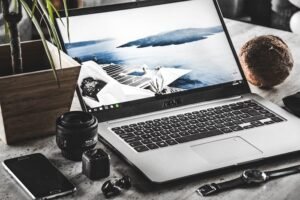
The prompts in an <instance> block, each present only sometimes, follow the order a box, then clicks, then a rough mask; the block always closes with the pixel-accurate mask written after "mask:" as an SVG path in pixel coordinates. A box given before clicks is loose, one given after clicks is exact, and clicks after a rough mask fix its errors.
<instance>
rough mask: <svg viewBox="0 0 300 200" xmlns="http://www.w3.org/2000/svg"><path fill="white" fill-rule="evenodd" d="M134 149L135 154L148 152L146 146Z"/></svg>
mask: <svg viewBox="0 0 300 200" xmlns="http://www.w3.org/2000/svg"><path fill="white" fill-rule="evenodd" d="M134 149H135V150H136V151H137V152H144V151H148V150H149V149H148V147H146V146H137V147H134Z"/></svg>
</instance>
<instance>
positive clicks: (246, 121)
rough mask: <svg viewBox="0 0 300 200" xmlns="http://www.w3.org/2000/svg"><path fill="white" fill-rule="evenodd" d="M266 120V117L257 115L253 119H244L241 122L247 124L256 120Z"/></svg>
mask: <svg viewBox="0 0 300 200" xmlns="http://www.w3.org/2000/svg"><path fill="white" fill-rule="evenodd" d="M266 118H267V117H265V116H264V115H258V116H255V117H249V118H244V119H242V120H241V121H243V122H244V123H248V122H253V121H258V120H261V119H266Z"/></svg>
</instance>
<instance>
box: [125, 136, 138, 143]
mask: <svg viewBox="0 0 300 200" xmlns="http://www.w3.org/2000/svg"><path fill="white" fill-rule="evenodd" d="M124 140H125V142H128V143H131V142H136V141H139V140H141V138H140V137H138V136H137V137H131V138H125V139H124Z"/></svg>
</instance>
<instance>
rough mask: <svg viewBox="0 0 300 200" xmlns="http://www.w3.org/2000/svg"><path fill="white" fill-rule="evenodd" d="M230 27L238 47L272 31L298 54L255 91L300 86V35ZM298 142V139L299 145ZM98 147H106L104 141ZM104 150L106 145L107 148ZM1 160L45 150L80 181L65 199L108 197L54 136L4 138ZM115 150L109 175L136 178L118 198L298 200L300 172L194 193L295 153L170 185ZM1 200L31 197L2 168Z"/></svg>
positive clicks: (287, 161)
mask: <svg viewBox="0 0 300 200" xmlns="http://www.w3.org/2000/svg"><path fill="white" fill-rule="evenodd" d="M226 23H227V26H228V29H229V32H230V34H231V37H232V40H233V43H234V45H235V48H236V49H237V50H239V49H240V47H241V46H242V44H244V43H245V42H246V41H247V40H249V39H251V38H253V37H254V36H258V35H262V34H274V35H278V36H280V37H281V38H283V40H284V41H286V43H287V44H288V45H289V46H290V48H291V49H292V53H293V56H294V59H295V66H294V69H293V72H292V75H291V76H290V77H289V78H288V79H287V80H286V81H285V82H284V83H283V84H282V85H280V86H278V87H276V88H274V89H272V90H260V89H258V88H255V87H252V86H251V89H252V91H253V92H256V93H258V94H260V95H261V96H263V97H265V98H267V99H269V100H271V101H273V102H275V103H277V104H279V105H282V101H281V99H282V97H283V96H286V95H288V94H292V93H295V92H297V91H299V90H300V79H299V78H298V77H299V75H300V46H299V44H300V36H297V35H293V34H291V33H288V32H284V31H279V30H274V29H269V28H265V27H260V26H254V25H250V24H246V23H241V22H237V21H232V20H226ZM72 109H73V110H78V109H80V107H79V105H78V100H77V98H74V102H73V106H72ZM299 145H300V144H299ZM98 146H99V147H102V148H105V147H104V146H103V145H102V144H98ZM105 149H106V148H105ZM0 152H1V153H0V161H3V160H4V159H7V158H11V157H16V156H20V155H24V154H30V153H36V152H41V153H43V154H45V155H46V156H47V157H48V158H49V159H50V160H51V161H52V162H53V163H54V164H55V165H56V166H57V167H58V168H59V170H61V171H62V172H63V173H64V174H65V175H66V176H67V177H68V178H69V179H70V180H71V181H72V182H73V183H74V184H75V185H76V186H77V189H78V192H77V193H76V195H73V196H68V197H65V198H63V199H71V198H74V199H91V200H92V199H104V196H103V195H102V193H101V186H102V183H103V182H104V181H105V180H107V179H104V180H99V181H90V180H89V179H87V178H86V177H85V176H84V175H82V174H81V163H80V162H71V161H68V160H66V159H64V158H63V157H62V156H61V154H60V150H59V149H58V148H57V146H56V143H55V137H54V136H50V137H47V138H43V139H37V140H31V141H28V142H23V143H19V144H17V145H14V146H7V145H4V144H3V143H1V142H0ZM107 152H108V153H109V154H110V155H111V163H112V167H111V175H110V178H112V177H119V176H122V175H125V174H128V175H129V176H130V177H131V178H132V181H133V187H132V189H130V190H129V191H127V192H125V193H123V194H122V195H120V196H119V197H117V198H115V199H135V200H140V199H141V200H147V199H149V200H150V199H156V200H158V199H163V200H167V199H172V200H173V199H188V200H193V199H195V200H196V199H197V200H198V199H208V200H209V199H215V200H218V199H232V200H235V199H237V200H238V199H244V200H246V199H256V200H262V199H272V200H275V199H280V200H281V199H288V200H293V199H295V200H298V199H299V196H300V190H299V188H300V175H292V176H289V177H285V178H281V179H278V180H273V181H270V182H268V183H267V184H265V185H263V186H261V187H255V188H251V189H236V190H232V191H228V192H224V193H222V194H219V195H217V196H213V197H209V198H203V197H200V196H198V195H197V194H196V193H195V190H196V188H198V187H199V186H200V185H202V184H205V183H210V182H219V181H224V180H229V179H231V178H234V177H237V176H239V175H240V174H241V172H242V171H243V170H244V169H246V168H249V167H251V168H253V167H254V168H259V169H262V170H264V169H276V168H281V167H287V166H291V165H296V164H300V156H299V155H297V154H293V155H288V156H284V157H279V158H276V159H272V160H267V161H264V162H260V163H254V164H251V165H248V166H242V167H236V168H231V169H227V170H222V171H217V172H214V173H210V174H204V175H198V176H194V177H192V178H187V179H184V180H180V181H176V182H173V183H168V184H166V185H153V184H151V183H149V182H148V181H147V180H146V179H145V178H144V177H143V176H142V175H141V174H139V173H138V172H137V171H136V170H134V169H133V168H131V167H130V166H128V165H127V164H126V163H125V162H124V161H123V160H121V159H120V158H119V157H117V156H116V155H115V154H113V153H112V152H111V151H110V150H108V149H107ZM0 185H1V186H0V199H1V200H5V199H16V200H19V199H29V198H28V196H27V195H26V194H25V193H24V192H23V191H22V189H21V188H20V187H19V186H17V184H16V183H15V182H14V181H13V180H12V179H11V178H10V176H9V175H8V174H7V173H6V172H5V171H4V169H3V168H2V167H0Z"/></svg>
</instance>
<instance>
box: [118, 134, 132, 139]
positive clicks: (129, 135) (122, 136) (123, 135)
mask: <svg viewBox="0 0 300 200" xmlns="http://www.w3.org/2000/svg"><path fill="white" fill-rule="evenodd" d="M134 136H135V135H134V134H133V133H124V134H122V135H120V137H121V138H123V139H124V138H130V137H134Z"/></svg>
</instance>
